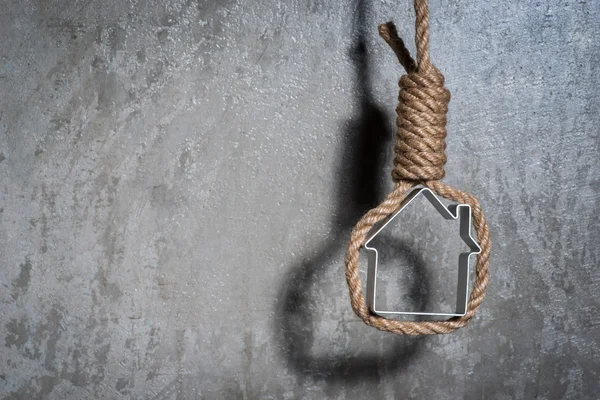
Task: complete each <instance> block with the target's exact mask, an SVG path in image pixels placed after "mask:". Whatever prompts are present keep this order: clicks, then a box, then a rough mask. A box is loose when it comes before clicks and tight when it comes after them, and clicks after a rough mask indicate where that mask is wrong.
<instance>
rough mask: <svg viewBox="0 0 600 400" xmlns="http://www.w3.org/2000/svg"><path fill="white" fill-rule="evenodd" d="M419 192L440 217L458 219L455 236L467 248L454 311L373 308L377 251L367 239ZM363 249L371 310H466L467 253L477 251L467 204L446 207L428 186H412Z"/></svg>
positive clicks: (462, 312)
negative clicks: (458, 236) (366, 266)
mask: <svg viewBox="0 0 600 400" xmlns="http://www.w3.org/2000/svg"><path fill="white" fill-rule="evenodd" d="M419 195H423V196H425V198H426V199H427V200H429V202H430V203H431V205H433V206H434V207H435V209H436V210H437V211H438V212H439V213H440V215H441V216H442V217H444V218H445V219H447V220H459V223H460V226H459V235H460V237H461V239H462V240H463V241H464V242H465V243H466V245H467V246H468V248H469V251H468V252H463V253H461V254H460V255H459V257H458V285H457V286H458V287H457V295H456V310H455V312H454V313H439V312H420V311H415V312H413V311H389V310H379V309H377V304H376V298H377V264H378V258H379V254H378V252H377V249H376V248H374V247H369V244H370V242H371V241H372V240H373V239H374V238H375V237H376V236H377V235H378V234H379V233H380V232H381V231H383V230H384V229H385V227H386V226H387V225H389V224H390V223H391V222H392V221H393V220H394V219H395V218H396V217H397V216H398V215H400V213H401V212H402V211H403V210H404V209H405V208H406V207H407V206H408V205H409V204H410V203H411V202H412V201H413V200H414V199H416V198H417V197H418V196H419ZM363 246H364V248H365V250H366V251H367V257H368V271H367V305H368V307H369V309H370V310H371V312H372V313H374V314H377V315H380V316H386V315H429V316H441V317H460V316H463V315H465V314H466V313H467V303H468V299H469V269H470V261H471V256H472V255H473V254H479V253H480V252H481V248H480V247H479V244H477V241H476V240H475V239H474V238H473V237H472V236H471V206H469V205H468V204H452V205H450V206H448V207H446V206H445V205H444V204H443V203H442V202H441V201H440V199H438V197H437V196H436V195H435V194H434V193H433V192H432V191H431V190H430V189H428V188H423V187H418V188H416V189H413V190H412V191H411V192H410V193H408V195H407V196H406V197H405V198H404V200H403V201H402V203H401V205H400V207H399V208H398V210H397V211H395V212H394V213H393V214H391V215H390V216H389V217H387V218H386V219H384V220H383V221H382V222H381V225H380V226H379V227H378V228H377V229H376V230H374V231H373V233H371V234H370V235H369V236H368V237H367V239H366V241H365V243H364V245H363Z"/></svg>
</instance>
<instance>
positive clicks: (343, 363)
mask: <svg viewBox="0 0 600 400" xmlns="http://www.w3.org/2000/svg"><path fill="white" fill-rule="evenodd" d="M363 4H364V3H363V2H359V7H358V8H359V9H358V15H359V24H360V23H362V19H364V15H365V10H364V5H363ZM351 56H352V59H353V60H354V64H355V70H356V82H357V86H358V87H357V92H358V93H359V95H360V101H359V113H358V118H356V119H353V120H351V121H350V123H349V124H348V128H347V131H346V132H344V133H345V136H344V148H343V151H342V156H341V160H340V162H339V165H340V167H339V174H338V175H339V185H338V188H337V201H336V207H335V210H334V218H333V219H332V221H331V225H332V226H333V227H334V229H333V230H334V233H332V235H331V238H330V239H329V240H328V241H326V242H325V243H323V244H322V245H321V247H320V248H319V250H318V251H317V253H316V256H314V257H311V258H310V259H306V258H305V259H302V260H300V261H299V262H298V263H297V265H294V266H293V267H292V269H291V271H292V272H291V273H290V275H289V276H288V277H286V279H285V280H284V282H283V283H282V286H281V289H280V293H279V295H278V297H277V299H278V300H277V301H278V304H277V317H276V319H275V335H276V337H277V340H278V341H279V346H278V347H279V348H280V349H281V352H282V354H283V356H284V358H285V360H286V362H287V365H288V367H290V369H291V370H293V371H294V372H295V373H297V374H298V375H301V376H304V377H313V378H315V379H325V380H327V381H328V382H336V381H343V382H344V383H346V384H354V383H359V382H364V381H368V380H379V379H380V378H381V376H382V375H384V374H388V373H393V372H398V371H399V370H401V369H402V368H404V367H405V366H407V365H408V363H409V362H410V361H411V360H413V359H414V358H415V357H416V356H417V355H418V353H419V350H420V348H421V346H420V344H421V343H423V340H424V339H423V338H414V337H401V336H394V335H390V334H386V333H380V334H381V335H384V336H383V337H382V339H383V340H384V341H385V344H386V346H385V348H386V350H385V354H381V351H380V349H377V348H373V349H366V348H365V346H364V344H363V343H350V345H353V346H358V345H361V344H363V347H362V349H361V350H365V351H366V353H361V354H360V355H349V354H346V353H343V352H342V353H341V354H340V353H339V352H337V353H334V354H332V353H331V352H329V351H328V352H326V353H325V354H314V353H313V351H314V349H313V347H314V346H313V345H314V343H315V342H316V341H318V339H320V338H318V337H316V335H317V332H316V331H317V324H318V323H319V321H320V319H319V310H322V308H323V307H322V304H317V300H316V296H314V293H315V292H316V290H315V288H319V285H320V284H321V285H322V284H323V283H324V280H323V279H321V278H323V276H324V274H325V273H326V272H327V268H328V267H329V266H330V265H332V264H333V263H336V265H337V264H338V263H339V267H336V268H337V269H336V270H337V271H340V272H342V270H341V268H342V267H343V261H342V260H341V259H339V260H338V257H337V255H339V254H340V251H345V248H346V245H347V242H348V239H349V237H350V231H351V229H352V227H353V225H354V224H355V223H356V221H358V219H359V218H360V217H361V216H362V215H363V214H364V213H365V212H366V211H367V210H369V209H371V208H373V207H375V206H376V205H377V204H378V203H379V201H380V200H382V199H383V198H384V196H385V191H384V186H383V184H382V182H383V180H384V179H387V178H388V177H387V176H385V178H384V176H383V175H382V174H383V171H384V170H385V169H384V165H385V163H386V162H387V159H388V156H389V154H390V151H391V146H390V143H391V138H392V135H393V133H392V132H391V131H390V126H389V124H388V122H387V121H388V120H387V117H386V115H385V114H384V113H383V111H382V110H381V109H379V108H378V107H377V105H376V104H375V101H374V100H373V99H372V96H371V94H370V84H369V71H368V59H367V52H366V45H365V40H364V35H362V34H361V35H359V38H358V41H357V45H356V46H355V48H354V49H353V50H352V53H351ZM384 175H387V174H384ZM388 242H390V243H393V246H395V247H396V248H395V249H392V252H391V254H394V255H396V257H399V258H401V259H402V260H396V261H402V262H401V264H403V265H407V266H409V267H411V268H414V272H415V274H416V275H421V274H422V272H423V271H424V270H425V265H424V262H423V260H422V258H421V256H420V255H418V254H415V253H414V252H413V251H412V250H411V249H410V248H409V247H408V246H407V245H406V244H405V243H401V242H397V241H396V242H393V241H388ZM398 275H399V276H400V277H401V275H402V272H401V271H398ZM421 276H422V275H421ZM339 279H340V280H342V281H343V280H344V274H343V272H342V273H340V275H339ZM344 286H345V285H344ZM321 288H323V287H321ZM344 289H346V288H345V287H344ZM421 289H425V290H421ZM427 289H428V287H427V281H421V282H419V285H418V287H411V288H410V294H411V296H413V298H419V299H420V303H419V304H413V307H415V309H417V308H418V309H425V308H426V306H427V302H428V301H429V299H428V297H427V296H422V294H421V293H428V292H429V290H427ZM336 296H340V297H343V299H344V300H345V301H347V302H348V307H350V305H349V300H348V297H347V296H348V292H347V290H344V291H343V292H340V293H336ZM356 323H362V322H361V321H360V320H359V319H358V317H357V318H356ZM349 329H352V328H351V327H350V328H349ZM373 332H374V333H373V334H376V333H375V331H373Z"/></svg>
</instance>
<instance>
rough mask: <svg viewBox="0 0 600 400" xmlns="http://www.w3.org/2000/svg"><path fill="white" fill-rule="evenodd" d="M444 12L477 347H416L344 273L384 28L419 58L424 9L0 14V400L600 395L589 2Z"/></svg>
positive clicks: (377, 150)
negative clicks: (479, 263)
mask: <svg viewBox="0 0 600 400" xmlns="http://www.w3.org/2000/svg"><path fill="white" fill-rule="evenodd" d="M431 3H432V40H433V42H432V43H433V44H432V57H433V60H434V62H435V63H436V64H437V65H438V66H439V67H440V69H441V70H442V71H443V72H444V73H445V74H446V77H447V84H448V87H449V88H450V89H451V91H452V94H453V100H452V102H451V104H450V107H451V110H450V114H449V118H450V123H449V138H448V155H449V163H448V166H447V171H448V177H447V179H446V181H447V182H448V183H450V184H452V185H455V186H457V187H459V188H462V189H465V190H467V191H470V192H473V193H476V194H478V195H479V196H480V198H481V201H482V203H483V205H484V207H485V209H486V211H487V215H488V218H489V222H490V225H491V231H492V235H493V240H494V253H493V259H492V274H493V275H492V283H491V286H490V289H489V296H488V298H487V299H486V301H485V303H484V305H483V307H482V309H481V311H480V313H479V314H478V316H477V318H476V319H475V320H474V321H473V322H472V323H471V324H470V325H469V326H468V327H467V328H465V329H463V330H460V331H459V332H457V333H455V334H452V335H446V336H439V337H427V338H423V339H412V338H403V337H394V336H390V335H389V334H385V333H380V332H378V331H375V330H373V329H372V328H369V327H367V326H365V325H364V324H362V322H360V321H359V320H358V319H357V318H356V317H355V316H354V315H353V314H352V311H351V309H350V306H349V302H348V299H347V289H346V286H345V281H344V274H343V253H344V247H345V243H346V240H347V238H348V234H349V230H350V229H351V227H352V225H353V224H354V222H355V221H356V220H357V218H358V217H359V216H360V215H361V214H362V213H363V212H364V210H365V209H367V208H368V207H369V206H371V205H373V204H375V203H376V202H377V200H380V199H381V198H382V196H384V195H385V193H386V191H387V190H389V188H390V178H389V171H390V156H391V138H392V135H393V125H394V107H395V104H396V96H397V79H398V78H399V76H400V74H401V68H400V66H399V65H397V62H396V61H395V60H394V57H393V54H392V53H391V51H390V50H389V49H388V48H386V46H385V43H383V41H382V40H380V39H379V38H378V37H377V28H376V27H377V24H378V23H380V22H385V21H387V20H389V19H392V18H393V19H394V20H395V21H396V23H397V25H398V30H399V32H400V34H401V35H402V36H403V37H405V38H407V39H408V42H409V43H410V42H411V41H412V39H411V38H412V35H413V18H414V16H413V11H412V6H411V4H410V2H409V1H372V2H367V3H365V4H362V5H361V4H359V3H358V2H354V1H350V0H346V1H343V2H341V3H337V2H335V4H334V2H325V1H316V0H311V1H297V0H285V1H269V0H264V1H253V2H239V1H235V0H224V1H204V0H200V1H191V0H189V1H177V0H170V1H139V0H128V1H118V0H111V1H93V0H92V1H89V0H86V1H51V0H40V1H35V2H34V1H16V0H8V1H4V2H3V3H2V11H0V37H1V38H2V40H1V41H0V224H1V227H2V229H1V230H0V248H1V251H0V265H1V268H0V283H1V285H0V302H1V308H0V310H1V311H0V338H1V339H2V342H0V345H1V349H0V397H1V398H9V399H38V398H47V399H94V398H106V399H196V398H206V399H258V398H265V399H268V398H271V399H296V398H303V399H324V398H328V399H365V398H377V399H379V398H381V399H384V398H385V399H394V398H444V399H446V398H448V399H456V398H465V399H474V398H484V399H523V398H525V399H533V398H538V399H564V398H568V399H597V398H598V396H600V394H599V393H600V388H599V384H598V382H599V380H600V376H599V375H600V317H599V308H600V299H599V297H598V293H599V292H600V269H599V267H598V262H599V257H600V250H599V249H600V248H599V246H598V242H599V241H600V229H599V228H600V222H599V217H598V216H599V215H600V207H599V204H600V178H599V177H598V176H599V174H598V173H599V172H600V159H599V157H598V154H599V150H600V109H599V106H600V90H599V88H600V67H599V65H600V45H599V44H598V41H597V39H598V37H600V24H599V23H598V21H599V20H600V3H598V2H595V1H585V0H578V1H575V0H561V1H556V0H549V1H519V0H509V1H499V0H496V1H487V2H483V1H480V2H458V1H443V2H442V1H436V0H432V1H431ZM412 47H413V46H411V48H412ZM424 218H425V217H424ZM418 222H419V221H416V222H415V221H412V222H406V224H407V225H405V226H408V228H411V227H416V226H421V227H423V225H422V224H418ZM428 224H429V222H428ZM425 226H426V227H428V226H429V225H427V224H425ZM401 231H403V232H406V231H411V230H410V229H401ZM436 235H437V234H436V233H435V232H434V234H431V235H430V237H429V238H430V239H431V238H433V239H435V240H437V241H438V242H439V240H440V237H441V238H442V239H443V237H444V236H440V235H437V236H436ZM409 237H410V236H409ZM388 242H389V243H391V244H390V245H392V244H393V241H388ZM442 242H444V241H443V240H442ZM415 243H419V241H416V242H415ZM438 245H439V246H438V247H437V248H438V252H439V253H440V254H441V255H442V256H443V255H444V254H447V251H448V249H450V247H451V246H450V245H449V244H447V243H445V242H444V243H441V244H439V243H438ZM407 246H408V248H407V249H404V250H402V249H400V250H398V249H396V250H397V252H396V253H394V254H392V257H391V258H392V259H393V258H394V257H396V256H398V257H401V258H402V257H403V258H404V259H405V260H404V261H406V259H407V258H408V259H409V260H412V263H410V265H412V266H413V269H416V270H427V271H435V266H434V265H433V264H432V262H431V261H432V260H433V258H430V257H429V256H427V257H425V256H422V255H421V254H420V252H419V251H418V250H419V249H416V250H415V249H414V248H410V246H414V243H413V244H409V245H407ZM396 250H394V251H396ZM401 250H402V251H401ZM402 252H403V253H402ZM390 254H391V253H390ZM402 254H403V255H402ZM400 264H407V263H406V262H404V263H402V262H401V263H400ZM405 267H406V265H405ZM406 269H408V270H410V267H407V268H396V270H397V274H399V277H396V278H394V277H392V278H386V279H387V281H388V283H390V290H392V289H393V290H396V289H398V287H400V289H401V285H402V284H403V283H402V282H405V281H404V278H403V276H405V275H404V274H408V273H409V272H408V271H406ZM390 270H391V271H392V272H393V268H392V269H390ZM438 270H439V268H438ZM442 270H443V271H446V270H447V269H442ZM413 272H414V271H413ZM417 272H418V271H417ZM417 275H418V276H417V278H419V277H420V278H425V281H421V282H419V279H416V280H415V282H414V285H413V283H411V284H410V285H409V286H414V288H413V289H414V290H413V291H412V292H411V293H412V294H413V295H414V296H415V297H416V299H413V300H414V301H415V302H416V304H413V305H415V306H419V307H420V306H424V305H426V303H427V301H428V298H427V296H429V295H432V294H435V293H438V291H437V290H434V288H435V286H436V285H437V283H436V282H430V281H429V280H428V279H426V278H427V277H428V276H430V277H435V276H437V275H436V273H428V274H420V273H419V274H417ZM394 279H395V280H396V283H394ZM397 282H400V283H399V284H398V283H397ZM411 282H412V281H411ZM440 284H443V282H441V283H440ZM394 285H396V286H394ZM398 285H400V286H398ZM432 285H433V286H432ZM442 286H443V285H442ZM394 288H395V289H394ZM415 288H416V289H415ZM419 288H421V289H419ZM423 288H424V289H426V290H422V289H423ZM400 291H401V290H400ZM389 293H392V292H389ZM389 293H388V294H389ZM423 296H425V297H423ZM419 297H421V298H420V299H419ZM387 300H388V301H392V300H393V296H388V299H387ZM409 300H410V299H409ZM442 300H444V298H443V297H442V298H441V300H440V301H442Z"/></svg>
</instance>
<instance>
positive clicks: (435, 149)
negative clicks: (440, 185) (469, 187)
mask: <svg viewBox="0 0 600 400" xmlns="http://www.w3.org/2000/svg"><path fill="white" fill-rule="evenodd" d="M398 100H399V103H398V107H397V108H396V113H397V114H398V118H397V121H396V124H397V126H398V130H397V137H396V145H395V147H394V152H395V157H394V169H393V170H392V178H393V179H394V181H395V182H396V183H398V182H399V181H402V180H405V181H434V180H435V181H438V180H441V179H442V178H444V176H445V175H446V171H445V170H444V165H445V164H446V114H447V113H448V103H449V102H450V91H449V90H448V89H446V88H445V87H444V76H443V75H442V74H441V73H440V72H439V71H438V70H437V68H435V67H434V66H433V65H431V67H430V68H428V70H426V71H416V72H409V73H408V74H406V75H404V76H402V78H400V95H399V97H398Z"/></svg>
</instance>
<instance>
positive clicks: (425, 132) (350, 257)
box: [345, 0, 491, 335]
mask: <svg viewBox="0 0 600 400" xmlns="http://www.w3.org/2000/svg"><path fill="white" fill-rule="evenodd" d="M415 12H416V23H415V28H416V29H415V40H416V44H417V57H416V62H415V60H414V59H413V58H412V57H411V55H410V52H409V51H408V50H407V49H406V46H405V45H404V42H403V41H402V39H400V38H399V37H398V33H397V31H396V28H395V26H394V24H393V23H391V22H388V23H386V24H383V25H380V26H379V33H380V35H381V37H382V38H383V39H384V40H385V41H386V42H387V43H388V44H389V46H390V47H391V48H392V50H393V51H394V53H395V54H396V56H397V57H398V61H399V62H400V64H401V65H402V66H403V67H404V69H405V70H406V72H407V74H406V75H404V76H402V78H400V84H399V86H400V94H399V104H398V107H397V108H396V112H397V115H398V118H397V120H396V125H397V128H398V131H397V136H396V144H395V146H394V151H395V157H394V169H393V171H392V178H393V180H394V182H395V183H396V186H395V189H394V190H393V191H392V192H391V193H390V194H389V195H388V196H387V197H386V199H385V200H384V201H383V202H382V203H381V204H380V205H378V206H377V207H375V208H373V209H372V210H370V211H368V212H367V213H366V214H365V215H364V216H363V217H362V218H361V219H360V220H359V221H358V223H357V224H356V226H355V227H354V229H353V231H352V234H351V238H350V243H349V245H348V251H347V253H346V259H345V263H346V281H347V283H348V288H349V290H350V303H351V305H352V309H353V310H354V312H355V313H356V315H358V316H359V317H360V318H361V319H362V320H363V321H364V322H365V323H366V324H367V325H370V326H373V327H375V328H377V329H380V330H382V331H388V332H392V333H396V334H404V335H430V334H439V333H450V332H453V331H454V330H456V329H458V328H461V327H463V326H465V325H466V324H467V323H468V322H469V321H470V320H471V319H472V318H473V317H474V316H475V313H476V311H477V309H478V308H479V307H480V306H481V303H482V302H483V298H484V297H485V293H486V288H487V286H488V283H489V264H490V253H491V241H490V233H489V228H488V225H487V222H486V219H485V215H484V213H483V209H482V208H481V205H480V203H479V200H477V198H476V197H475V196H473V195H471V194H468V193H465V192H462V191H460V190H458V189H455V188H453V187H451V186H449V185H446V184H444V183H442V182H441V179H442V178H443V177H444V176H445V171H444V165H445V164H446V154H445V150H446V142H445V138H446V114H447V112H448V103H449V102H450V92H449V91H448V89H446V88H445V87H444V76H443V75H442V74H441V73H440V71H439V70H438V69H437V68H436V67H435V66H434V65H433V64H431V61H430V57H429V6H428V1H427V0H415ZM419 184H421V185H424V186H426V187H428V188H430V189H431V190H432V191H434V192H435V193H437V194H438V195H440V196H441V197H444V198H446V199H448V200H451V201H456V202H459V203H462V204H468V205H470V206H471V212H472V215H473V226H474V228H475V231H476V232H477V239H478V241H479V245H480V247H481V253H480V254H478V255H477V263H476V267H475V282H474V284H473V289H472V291H471V294H470V296H469V305H468V308H467V313H466V314H465V315H464V316H461V317H453V318H450V319H449V320H447V321H421V322H408V321H397V320H389V319H386V318H383V317H381V316H378V315H375V314H372V313H371V312H370V310H369V309H368V307H367V305H366V302H365V297H364V294H363V283H362V280H361V278H360V275H359V252H360V248H361V247H362V246H363V245H364V242H365V240H366V238H367V235H368V234H369V232H370V231H371V230H372V229H373V226H374V225H375V224H377V223H378V222H379V221H381V220H383V219H384V218H386V217H388V216H389V215H391V214H392V213H394V212H395V211H396V210H397V209H398V208H399V207H400V204H401V203H402V201H403V200H404V198H405V196H406V194H407V193H408V191H409V190H410V189H411V188H412V187H414V186H415V185H419Z"/></svg>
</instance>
